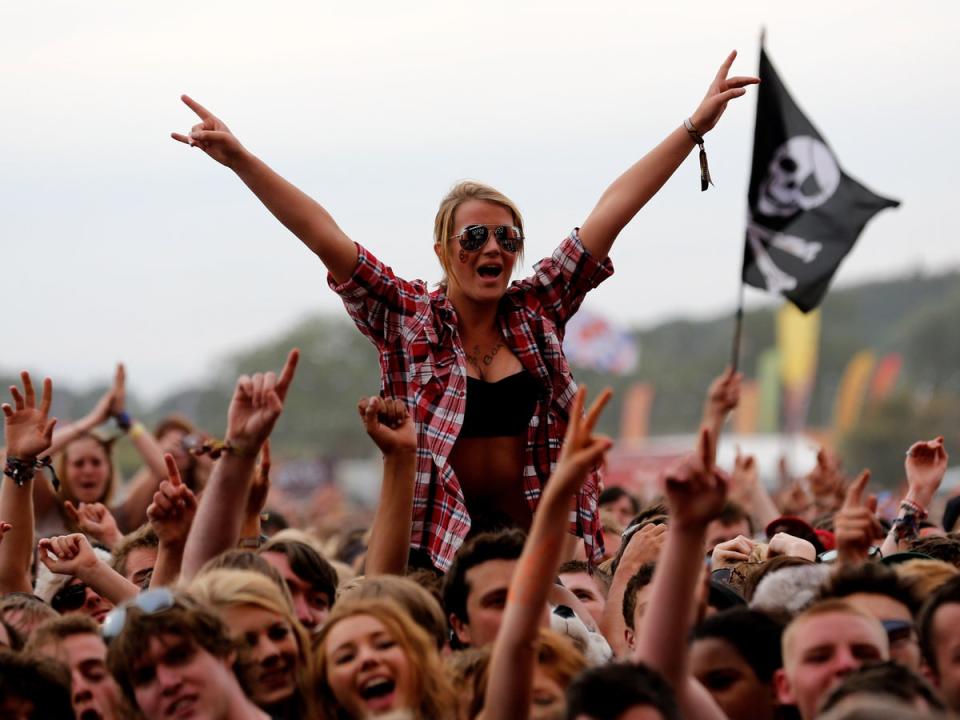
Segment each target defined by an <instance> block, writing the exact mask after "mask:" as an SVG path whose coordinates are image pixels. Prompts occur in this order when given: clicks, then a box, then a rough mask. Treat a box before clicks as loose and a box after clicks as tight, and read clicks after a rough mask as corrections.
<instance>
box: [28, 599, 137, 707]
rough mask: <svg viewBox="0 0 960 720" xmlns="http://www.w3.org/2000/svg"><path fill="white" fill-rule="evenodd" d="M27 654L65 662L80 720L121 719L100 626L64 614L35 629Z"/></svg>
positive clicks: (121, 704) (118, 694)
mask: <svg viewBox="0 0 960 720" xmlns="http://www.w3.org/2000/svg"><path fill="white" fill-rule="evenodd" d="M25 652H29V653H33V654H36V655H40V656H43V657H47V658H50V659H52V660H56V661H57V662H60V663H63V664H64V665H66V667H67V668H68V669H69V670H70V675H71V679H72V681H73V685H72V693H71V696H72V700H73V711H74V714H75V716H76V717H77V718H81V720H119V719H120V718H122V717H124V715H123V712H124V703H123V700H122V698H121V694H120V688H119V686H118V685H117V682H116V680H114V679H113V676H112V675H111V674H110V672H109V671H108V670H107V646H106V645H105V644H104V642H103V638H102V637H101V636H100V626H99V625H97V624H96V623H95V622H94V621H93V620H91V619H90V618H88V617H85V616H83V615H65V616H63V617H59V618H55V619H53V620H50V621H49V622H46V623H44V624H43V625H41V626H40V627H38V628H37V629H36V631H35V632H34V634H33V636H32V637H31V638H30V641H29V642H28V643H27V646H26V648H25Z"/></svg>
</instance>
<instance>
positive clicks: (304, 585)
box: [260, 539, 338, 632]
mask: <svg viewBox="0 0 960 720" xmlns="http://www.w3.org/2000/svg"><path fill="white" fill-rule="evenodd" d="M260 556H261V557H262V558H263V559H264V560H266V561H267V562H268V563H270V564H271V565H272V566H273V567H274V568H276V569H277V570H278V571H279V572H280V575H281V576H282V577H283V580H284V582H286V584H287V588H288V589H289V590H290V595H291V597H292V598H293V608H294V610H295V611H296V613H297V619H298V620H299V621H300V623H301V624H302V625H303V626H304V627H305V628H306V629H307V630H308V631H310V632H316V631H317V629H319V628H320V626H321V625H323V623H324V621H325V620H326V618H327V615H328V614H329V613H330V608H332V607H333V603H334V601H335V600H336V597H337V583H338V580H337V571H336V570H334V569H333V566H331V565H330V563H329V562H327V561H326V560H325V559H324V558H323V556H322V555H321V554H320V553H318V552H317V551H316V550H315V549H314V548H313V547H311V546H310V545H309V544H307V543H305V542H300V541H297V540H286V539H278V540H271V541H270V542H268V543H267V544H266V545H264V546H263V547H262V548H261V549H260Z"/></svg>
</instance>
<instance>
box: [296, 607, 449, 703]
mask: <svg viewBox="0 0 960 720" xmlns="http://www.w3.org/2000/svg"><path fill="white" fill-rule="evenodd" d="M359 615H366V616H368V617H372V618H374V619H375V620H378V621H379V622H380V623H381V624H383V626H384V627H385V628H386V630H387V633H388V634H389V635H390V637H391V638H393V640H394V641H395V642H396V643H397V645H399V646H400V648H401V649H402V650H403V653H404V655H406V656H407V660H408V661H409V663H410V669H411V673H412V676H413V682H414V688H413V698H414V702H416V703H417V706H416V707H414V708H409V709H410V710H412V711H413V712H414V714H415V717H417V718H420V719H421V720H430V719H432V718H440V717H448V716H449V714H450V711H451V708H454V707H456V706H457V702H456V695H455V693H454V690H453V685H452V683H451V682H450V678H449V676H448V674H447V671H446V668H445V667H444V665H443V663H442V662H441V660H440V653H439V652H437V646H436V644H435V643H434V641H433V639H432V638H431V637H430V636H429V635H428V634H427V631H426V630H424V629H423V628H422V627H420V626H419V625H417V624H416V623H415V622H414V621H413V620H412V619H411V618H410V616H409V615H408V614H407V613H406V612H405V611H404V610H403V609H402V608H401V607H400V606H399V605H398V604H397V603H396V602H394V601H393V600H387V599H383V598H380V599H376V600H367V599H363V600H360V599H357V600H345V601H341V602H339V603H337V605H336V607H334V609H333V612H331V613H330V617H328V618H327V622H326V624H325V625H324V626H323V628H322V629H321V630H320V632H319V634H318V635H317V636H316V641H315V643H314V646H315V647H316V667H317V674H316V683H315V687H316V688H317V696H318V700H319V704H320V710H321V711H322V715H321V716H322V717H327V718H342V717H347V716H346V715H345V714H344V710H343V708H342V707H341V706H340V704H339V703H338V702H337V699H336V697H335V696H334V694H333V690H332V689H331V687H330V683H329V680H328V677H327V674H328V672H329V665H330V662H329V660H328V658H327V653H326V650H327V647H326V646H327V639H328V638H329V637H330V631H331V630H333V628H334V627H336V626H337V625H338V624H339V623H341V622H343V621H344V620H346V619H348V618H352V617H357V616H359Z"/></svg>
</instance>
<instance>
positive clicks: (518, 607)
mask: <svg viewBox="0 0 960 720" xmlns="http://www.w3.org/2000/svg"><path fill="white" fill-rule="evenodd" d="M611 394H612V393H611V392H610V391H609V390H606V391H604V392H603V393H601V394H600V396H599V397H598V398H597V399H596V401H594V403H593V406H592V407H591V408H590V410H589V411H588V412H587V414H586V416H584V415H583V404H584V397H585V396H586V389H585V388H583V387H581V388H580V389H579V390H578V391H577V395H576V397H575V398H574V401H573V407H572V408H571V410H570V424H569V426H568V428H567V436H566V438H565V439H564V443H563V449H562V450H561V452H560V459H559V460H558V462H557V466H556V469H555V470H554V472H553V475H551V476H550V480H549V481H548V482H547V487H546V489H545V490H544V493H543V497H542V498H541V500H540V505H539V506H538V507H537V512H536V513H534V516H533V526H532V527H531V528H530V536H529V537H528V538H527V541H526V543H524V546H523V553H522V554H521V555H520V560H519V562H518V563H517V568H516V570H515V571H514V573H513V579H512V580H511V581H510V590H509V592H508V594H507V606H506V608H505V609H504V611H503V622H502V624H501V625H500V631H499V632H498V633H497V639H496V641H495V642H494V644H493V655H492V657H491V659H490V679H489V682H488V683H487V689H486V694H485V696H484V707H483V713H482V717H483V718H487V719H492V718H497V720H500V718H507V719H509V718H518V719H520V718H522V719H523V720H526V718H527V717H529V714H530V700H531V695H532V692H533V673H534V664H535V662H536V651H537V635H538V633H539V625H540V619H541V618H542V617H543V612H544V608H545V607H546V602H547V596H548V594H549V592H550V586H551V585H552V584H553V581H554V579H555V578H556V576H557V571H558V570H559V569H560V563H561V560H562V555H563V547H564V536H565V535H566V533H567V516H568V515H569V513H570V508H571V505H572V503H573V502H574V498H575V496H576V493H577V491H578V490H579V489H580V486H581V485H582V484H583V482H584V480H586V477H587V474H588V473H589V471H590V468H592V467H594V466H595V465H596V464H597V463H598V462H600V460H601V459H602V458H603V455H604V453H605V452H606V451H607V450H609V449H610V446H611V444H612V443H611V441H610V440H609V439H608V438H605V437H600V436H596V435H594V434H593V429H594V427H595V426H596V423H597V419H598V418H599V417H600V412H601V411H602V410H603V407H604V405H606V404H607V401H608V400H609V399H610V396H611Z"/></svg>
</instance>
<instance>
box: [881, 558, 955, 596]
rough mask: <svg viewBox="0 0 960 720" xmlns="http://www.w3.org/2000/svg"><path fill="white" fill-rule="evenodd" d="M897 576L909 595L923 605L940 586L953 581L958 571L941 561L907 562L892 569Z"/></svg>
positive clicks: (919, 560)
mask: <svg viewBox="0 0 960 720" xmlns="http://www.w3.org/2000/svg"><path fill="white" fill-rule="evenodd" d="M893 569H894V570H895V571H896V573H897V576H898V577H899V578H900V580H901V581H902V582H903V584H904V585H906V586H907V589H908V590H909V591H910V594H911V595H912V596H913V598H914V599H915V600H916V601H917V604H918V605H923V603H924V602H925V601H926V599H927V598H928V597H930V596H931V595H933V593H935V592H936V591H937V590H938V589H939V588H940V586H941V585H943V584H944V583H946V582H947V581H948V580H951V579H953V578H954V577H956V576H957V575H958V574H960V570H958V569H957V568H956V566H954V565H951V564H950V563H948V562H944V561H943V560H921V559H919V558H918V559H916V560H907V561H906V562H903V563H899V564H897V565H895V566H894V568H893Z"/></svg>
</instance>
